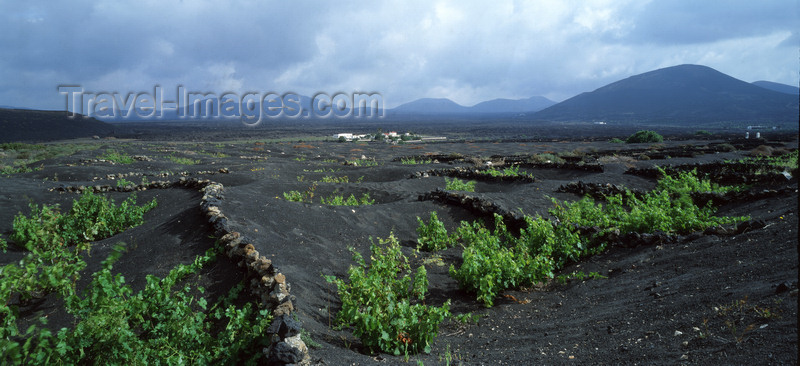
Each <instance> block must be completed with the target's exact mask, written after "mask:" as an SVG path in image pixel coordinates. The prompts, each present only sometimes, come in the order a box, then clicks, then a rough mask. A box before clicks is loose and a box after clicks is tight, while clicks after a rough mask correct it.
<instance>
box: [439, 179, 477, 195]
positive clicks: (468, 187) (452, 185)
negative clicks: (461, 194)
mask: <svg viewBox="0 0 800 366" xmlns="http://www.w3.org/2000/svg"><path fill="white" fill-rule="evenodd" d="M444 181H445V189H447V190H451V191H465V192H475V184H476V182H475V181H474V180H471V181H468V182H466V181H463V180H461V179H458V178H453V179H449V178H446V177H445V178H444Z"/></svg>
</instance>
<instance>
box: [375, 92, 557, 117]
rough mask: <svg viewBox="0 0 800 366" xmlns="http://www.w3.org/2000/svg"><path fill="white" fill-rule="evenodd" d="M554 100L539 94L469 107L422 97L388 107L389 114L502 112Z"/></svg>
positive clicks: (528, 109) (520, 110) (526, 109)
mask: <svg viewBox="0 0 800 366" xmlns="http://www.w3.org/2000/svg"><path fill="white" fill-rule="evenodd" d="M554 104H556V102H554V101H552V100H550V99H547V98H545V97H541V96H535V97H530V98H526V99H493V100H488V101H485V102H480V103H478V104H475V105H473V106H471V107H465V106H462V105H460V104H458V103H456V102H454V101H452V100H450V99H447V98H422V99H417V100H415V101H412V102H409V103H405V104H401V105H400V106H398V107H396V108H393V109H390V110H389V114H390V115H392V114H394V115H402V114H416V115H437V114H484V115H486V114H504V113H506V114H507V113H525V112H535V111H538V110H542V109H544V108H547V107H549V106H551V105H554Z"/></svg>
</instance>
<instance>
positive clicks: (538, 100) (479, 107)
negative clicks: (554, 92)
mask: <svg viewBox="0 0 800 366" xmlns="http://www.w3.org/2000/svg"><path fill="white" fill-rule="evenodd" d="M553 104H556V102H554V101H552V100H550V99H547V98H545V97H540V96H535V97H530V98H527V99H516V100H514V99H493V100H489V101H485V102H480V103H478V104H476V105H474V106H472V107H469V111H470V112H472V113H525V112H536V111H540V110H542V109H545V108H547V107H549V106H551V105H553Z"/></svg>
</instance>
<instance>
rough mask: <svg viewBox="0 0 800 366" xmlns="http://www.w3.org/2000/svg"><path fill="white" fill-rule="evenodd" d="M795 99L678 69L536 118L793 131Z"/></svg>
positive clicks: (580, 98)
mask: <svg viewBox="0 0 800 366" xmlns="http://www.w3.org/2000/svg"><path fill="white" fill-rule="evenodd" d="M799 104H800V103H798V98H797V97H795V96H792V95H788V94H784V93H778V92H776V91H772V90H767V89H764V88H762V87H759V86H756V85H753V84H750V83H747V82H744V81H741V80H738V79H735V78H733V77H731V76H728V75H725V74H723V73H721V72H719V71H716V70H714V69H712V68H710V67H706V66H700V65H679V66H673V67H667V68H664V69H659V70H655V71H650V72H646V73H643V74H639V75H635V76H631V77H629V78H627V79H623V80H620V81H617V82H614V83H611V84H609V85H606V86H604V87H602V88H599V89H597V90H595V91H593V92H588V93H582V94H580V95H577V96H575V97H573V98H570V99H567V100H565V101H563V102H561V103H558V104H556V105H553V106H551V107H549V108H546V109H544V110H541V111H539V112H537V113H535V114H534V115H533V116H532V118H534V119H537V120H551V121H617V122H642V121H647V122H659V123H660V122H666V123H673V124H698V123H713V122H732V121H739V122H744V121H747V122H759V123H776V124H788V123H791V124H793V125H796V123H797V121H798V109H799V108H800V105H799Z"/></svg>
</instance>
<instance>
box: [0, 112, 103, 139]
mask: <svg viewBox="0 0 800 366" xmlns="http://www.w3.org/2000/svg"><path fill="white" fill-rule="evenodd" d="M71 116H72V113H71V112H67V111H40V110H32V109H2V108H0V131H2V133H0V142H13V141H50V140H61V139H71V138H80V137H92V136H108V135H110V134H112V133H113V132H114V127H113V126H111V125H109V124H107V123H105V122H102V121H98V120H96V119H94V118H85V117H84V116H82V115H79V114H78V115H75V116H74V117H71Z"/></svg>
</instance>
